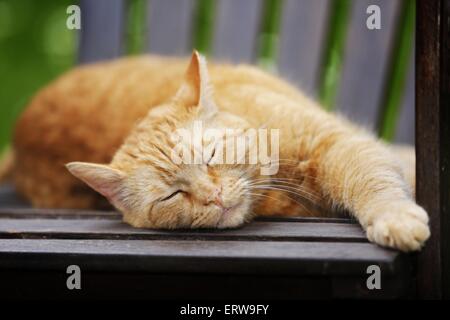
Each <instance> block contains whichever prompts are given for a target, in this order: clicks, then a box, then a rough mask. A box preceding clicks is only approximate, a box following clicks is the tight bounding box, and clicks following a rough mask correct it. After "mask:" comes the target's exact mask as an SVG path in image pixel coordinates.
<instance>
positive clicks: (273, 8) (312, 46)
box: [79, 0, 415, 143]
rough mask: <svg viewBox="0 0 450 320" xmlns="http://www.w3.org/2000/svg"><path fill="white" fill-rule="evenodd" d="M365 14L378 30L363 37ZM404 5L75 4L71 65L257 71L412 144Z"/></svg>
mask: <svg viewBox="0 0 450 320" xmlns="http://www.w3.org/2000/svg"><path fill="white" fill-rule="evenodd" d="M370 5H377V6H378V7H379V8H380V13H381V15H380V18H381V29H374V30H370V29H369V28H368V27H367V25H366V22H367V19H368V18H369V17H370V16H371V15H372V11H369V13H368V12H367V10H368V8H369V6H370ZM414 9H415V4H414V1H411V0H406V1H403V0H396V1H392V0H358V1H350V0H282V1H280V0H245V1H241V0H216V1H213V0H150V1H145V0H128V1H124V0H96V1H89V0H81V10H82V32H81V39H80V48H79V61H80V62H82V63H86V62H93V61H97V60H103V59H110V58H114V57H118V56H120V55H123V54H126V53H130V52H131V53H138V52H150V53H156V54H165V55H188V54H189V52H191V50H192V48H197V49H199V50H200V51H202V52H203V53H205V54H207V55H208V56H210V57H213V58H215V59H221V60H226V61H232V62H236V63H239V62H244V63H256V64H260V65H261V66H262V67H265V68H268V69H272V70H274V71H276V72H278V73H279V74H280V75H282V76H283V77H285V78H287V79H288V80H290V81H291V82H293V83H294V84H296V85H297V86H299V87H301V88H302V89H303V90H304V91H306V92H307V93H309V94H310V95H312V96H315V97H317V98H318V99H319V100H321V101H322V103H323V104H324V106H325V107H326V108H329V109H335V110H337V111H338V112H340V113H343V114H345V115H346V116H347V117H348V118H350V119H352V120H354V121H356V122H358V123H360V124H363V125H365V126H367V127H369V128H370V129H372V130H374V131H376V132H378V134H379V135H380V136H382V137H383V138H385V139H387V140H394V141H397V142H404V143H414V54H413V52H414V48H413V47H414V43H413V42H414V41H413V39H414V35H413V33H414V19H415V16H414V15H415V10H414Z"/></svg>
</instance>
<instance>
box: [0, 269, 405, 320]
mask: <svg viewBox="0 0 450 320" xmlns="http://www.w3.org/2000/svg"><path fill="white" fill-rule="evenodd" d="M408 271H409V270H407V269H406V270H403V269H402V272H401V273H397V274H395V275H393V276H389V277H384V276H383V275H382V278H381V283H382V290H369V289H367V287H366V281H367V274H366V273H362V274H359V275H356V276H346V275H343V276H341V275H338V276H326V275H324V276H308V275H305V276H302V275H293V276H286V275H281V276H278V275H276V274H274V273H272V274H264V275H240V274H237V275H230V274H209V273H203V274H196V273H183V274H176V273H170V274H167V273H162V272H158V273H147V272H134V273H128V272H109V271H104V270H102V271H101V272H95V271H89V270H85V268H84V266H81V274H82V277H81V288H82V290H67V287H66V285H65V284H66V281H67V277H68V275H67V274H66V273H65V269H63V268H61V269H59V270H58V271H56V272H48V271H46V270H17V269H16V270H14V269H13V270H1V273H0V283H1V284H2V290H1V291H0V299H6V300H8V301H10V300H11V299H18V300H24V299H30V298H31V299H40V300H42V299H43V298H44V299H56V300H61V299H95V300H99V299H126V300H129V299H137V300H143V299H145V300H147V299H154V300H157V301H161V300H162V299H163V300H165V299H167V300H171V301H174V300H175V301H181V300H184V301H186V297H189V301H191V302H192V301H195V300H202V301H205V300H207V301H211V299H214V300H217V299H221V300H226V301H236V300H238V299H242V300H244V299H245V300H249V298H250V297H251V299H252V300H254V301H255V300H263V299H265V300H267V299H271V300H276V301H279V300H281V299H283V300H293V299H308V300H310V299H331V298H337V299H343V298H364V299H377V298H384V299H394V298H405V297H406V298H408V295H407V293H408V289H409V285H410V284H411V282H412V281H411V273H410V272H408ZM175 304H176V303H175V302H174V303H173V306H172V307H170V309H171V308H175ZM178 304H179V303H178ZM280 306H281V305H280ZM145 307H146V308H148V304H146V306H145ZM286 307H288V308H286ZM151 308H152V309H151V310H152V314H166V313H167V310H170V309H169V308H168V306H167V304H166V303H162V304H161V303H160V302H158V303H157V304H155V305H152V306H151ZM271 308H272V305H271V307H270V309H269V310H270V315H271V318H275V317H274V314H275V313H274V311H275V310H273V311H272V309H271ZM159 309H160V310H159ZM279 310H280V308H277V312H276V314H277V315H279V314H280V312H278V311H279ZM282 310H283V312H282V313H283V314H285V315H286V316H285V317H276V319H278V318H279V319H290V318H292V314H295V313H296V312H298V305H297V304H295V303H293V304H282ZM159 311H161V312H159ZM213 318H214V317H213Z"/></svg>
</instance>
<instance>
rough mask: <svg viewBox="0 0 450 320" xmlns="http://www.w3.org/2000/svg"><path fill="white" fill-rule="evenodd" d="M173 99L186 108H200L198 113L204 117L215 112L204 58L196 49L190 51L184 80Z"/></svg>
mask: <svg viewBox="0 0 450 320" xmlns="http://www.w3.org/2000/svg"><path fill="white" fill-rule="evenodd" d="M175 100H176V101H178V102H181V103H182V104H183V105H184V106H185V107H187V108H200V109H199V110H198V111H199V115H200V116H203V117H205V118H207V117H209V116H211V115H214V114H215V113H216V112H217V107H216V104H215V102H214V98H213V90H212V86H211V83H210V80H209V73H208V67H207V65H206V59H205V57H203V56H202V55H201V54H200V53H198V51H196V50H194V52H193V53H192V56H191V60H190V62H189V66H188V68H187V71H186V74H185V76H184V82H183V84H182V85H181V88H180V89H179V90H178V92H177V94H176V96H175Z"/></svg>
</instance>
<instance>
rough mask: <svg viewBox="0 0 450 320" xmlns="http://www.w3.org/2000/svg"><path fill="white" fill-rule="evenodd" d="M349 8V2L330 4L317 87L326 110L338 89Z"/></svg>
mask: <svg viewBox="0 0 450 320" xmlns="http://www.w3.org/2000/svg"><path fill="white" fill-rule="evenodd" d="M350 8H351V2H350V1H349V0H333V1H332V3H331V8H330V10H331V11H330V14H331V16H330V22H329V26H328V34H327V39H326V40H327V41H326V42H325V43H326V46H325V50H324V56H323V60H322V61H323V63H322V73H321V77H320V85H319V99H320V102H321V103H322V105H323V106H324V107H325V108H326V109H327V110H331V109H332V108H333V107H334V104H335V100H336V94H337V91H338V88H339V78H340V74H341V69H342V60H343V55H344V48H345V40H346V34H347V26H348V22H349V13H350Z"/></svg>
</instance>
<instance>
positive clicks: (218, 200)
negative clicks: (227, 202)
mask: <svg viewBox="0 0 450 320" xmlns="http://www.w3.org/2000/svg"><path fill="white" fill-rule="evenodd" d="M207 202H208V203H211V202H212V203H214V204H215V205H217V206H219V207H221V208H223V200H222V187H219V188H216V189H214V191H213V192H211V194H210V195H209V196H208V199H207Z"/></svg>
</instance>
